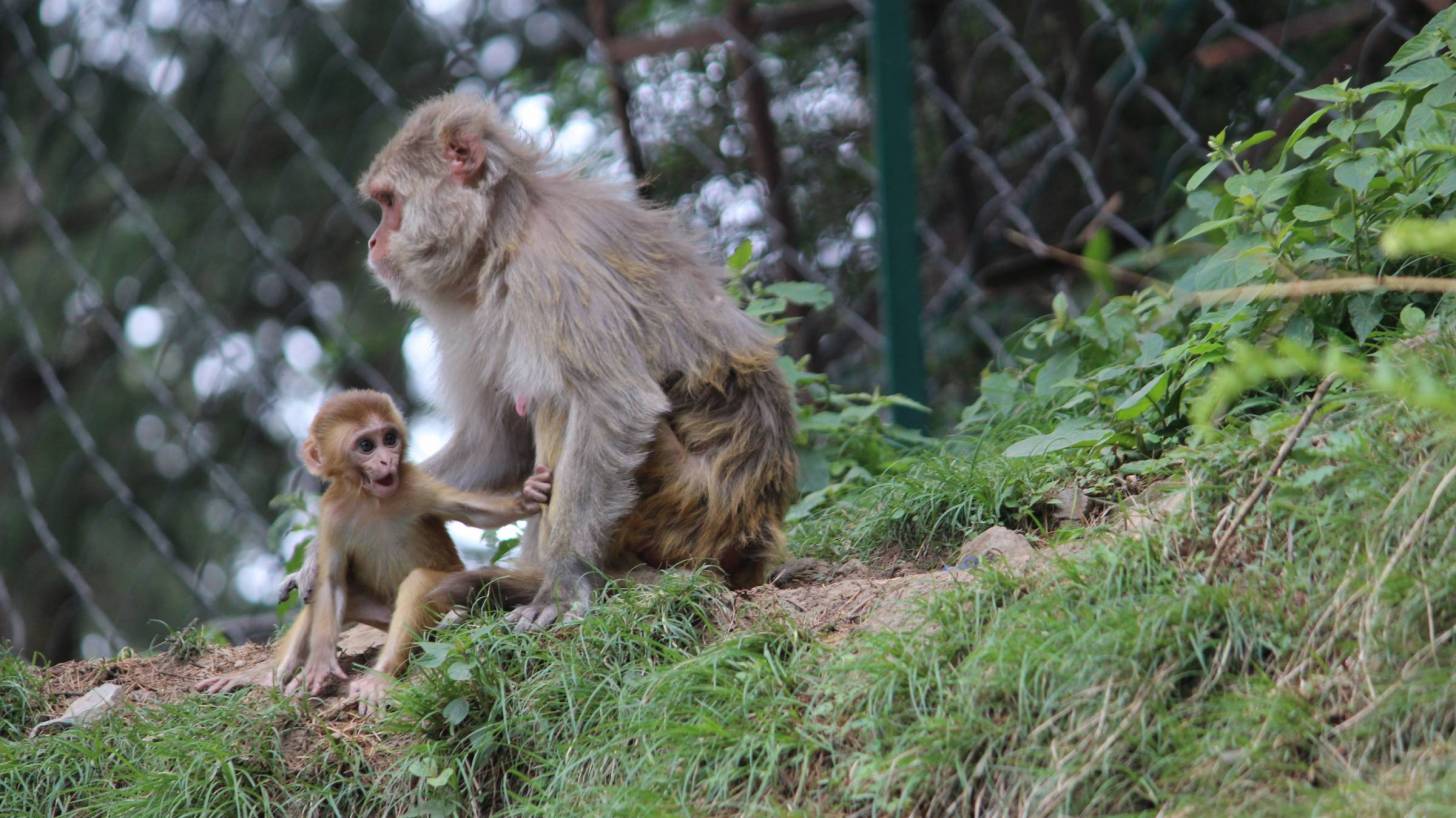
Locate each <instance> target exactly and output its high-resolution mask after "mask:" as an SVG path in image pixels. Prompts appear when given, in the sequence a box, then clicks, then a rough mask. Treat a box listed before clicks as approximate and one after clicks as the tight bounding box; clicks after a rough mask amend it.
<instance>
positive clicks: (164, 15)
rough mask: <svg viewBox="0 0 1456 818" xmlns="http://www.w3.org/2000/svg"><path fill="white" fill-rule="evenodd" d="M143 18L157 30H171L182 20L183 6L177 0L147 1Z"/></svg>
mask: <svg viewBox="0 0 1456 818" xmlns="http://www.w3.org/2000/svg"><path fill="white" fill-rule="evenodd" d="M142 14H143V16H144V17H145V18H146V21H147V25H149V26H151V27H152V28H155V29H169V28H173V27H175V26H176V25H177V21H178V20H181V19H182V4H181V3H179V2H177V0H146V4H145V8H144V11H143V12H142Z"/></svg>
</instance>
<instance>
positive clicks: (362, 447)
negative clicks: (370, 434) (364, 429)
mask: <svg viewBox="0 0 1456 818" xmlns="http://www.w3.org/2000/svg"><path fill="white" fill-rule="evenodd" d="M357 445H358V447H359V451H361V452H363V453H365V454H369V453H370V452H372V451H374V441H372V440H370V439H369V438H367V437H361V438H359V443H358V444H357Z"/></svg>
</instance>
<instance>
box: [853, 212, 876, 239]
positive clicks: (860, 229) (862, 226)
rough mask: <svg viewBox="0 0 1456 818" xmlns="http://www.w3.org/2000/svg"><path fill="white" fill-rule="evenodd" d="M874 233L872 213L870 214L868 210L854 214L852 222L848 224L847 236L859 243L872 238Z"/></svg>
mask: <svg viewBox="0 0 1456 818" xmlns="http://www.w3.org/2000/svg"><path fill="white" fill-rule="evenodd" d="M876 232H877V231H876V229H875V216H874V214H873V213H870V212H869V211H868V210H861V211H860V212H859V213H857V214H855V217H854V221H853V222H852V223H851V224H850V228H849V234H850V235H851V236H854V237H855V238H857V239H859V240H860V241H865V240H867V239H872V238H874V236H875V233H876Z"/></svg>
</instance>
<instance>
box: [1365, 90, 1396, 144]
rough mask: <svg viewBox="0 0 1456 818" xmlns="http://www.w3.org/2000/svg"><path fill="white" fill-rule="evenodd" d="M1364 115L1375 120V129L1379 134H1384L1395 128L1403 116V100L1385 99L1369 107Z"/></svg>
mask: <svg viewBox="0 0 1456 818" xmlns="http://www.w3.org/2000/svg"><path fill="white" fill-rule="evenodd" d="M1366 116H1368V117H1370V118H1371V119H1374V120H1375V129H1376V130H1378V131H1379V132H1380V135H1381V136H1385V135H1386V134H1389V133H1390V132H1391V131H1393V130H1395V126H1396V125H1399V124H1400V118H1401V117H1403V116H1405V100H1403V99H1387V100H1385V101H1384V102H1382V103H1380V104H1379V105H1376V106H1375V107H1374V108H1371V109H1370V113H1368V114H1366Z"/></svg>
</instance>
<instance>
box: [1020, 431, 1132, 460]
mask: <svg viewBox="0 0 1456 818" xmlns="http://www.w3.org/2000/svg"><path fill="white" fill-rule="evenodd" d="M1111 436H1112V430H1111V429H1103V428H1100V427H1093V428H1090V429H1089V428H1064V427H1062V426H1058V427H1057V428H1056V429H1054V430H1053V431H1052V432H1050V433H1049V434H1044V435H1032V436H1031V437H1028V438H1024V439H1022V440H1018V441H1016V442H1015V443H1013V444H1011V445H1010V446H1008V447H1006V451H1004V452H1002V453H1001V456H1002V457H1008V458H1017V457H1037V456H1039V455H1044V454H1050V453H1051V452H1058V451H1061V450H1063V449H1071V448H1085V447H1088V446H1095V445H1097V444H1099V443H1101V442H1103V441H1104V440H1106V439H1107V438H1109V437H1111Z"/></svg>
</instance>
